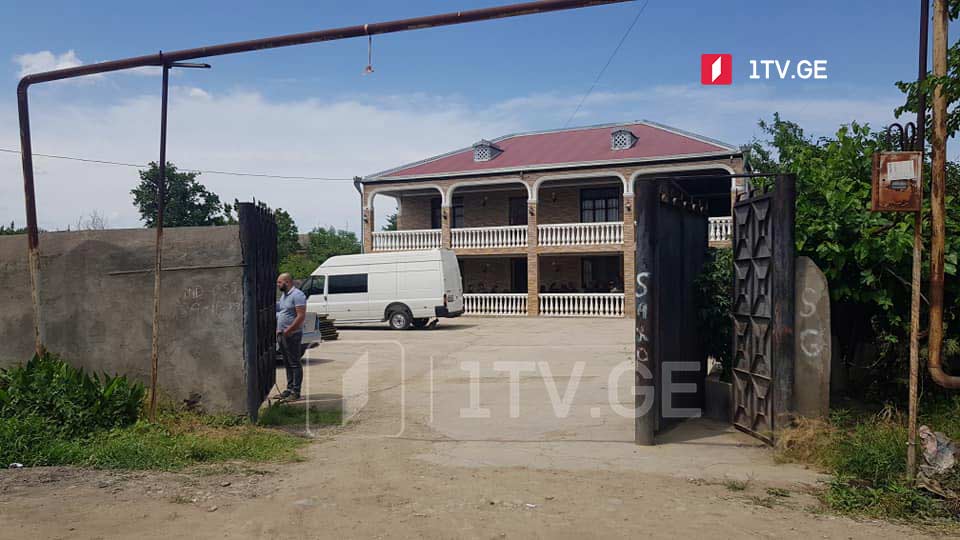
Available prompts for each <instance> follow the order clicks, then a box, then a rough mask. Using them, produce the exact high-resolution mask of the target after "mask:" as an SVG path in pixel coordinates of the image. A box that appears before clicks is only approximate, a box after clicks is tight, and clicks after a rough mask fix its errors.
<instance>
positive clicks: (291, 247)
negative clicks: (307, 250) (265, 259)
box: [273, 208, 300, 261]
mask: <svg viewBox="0 0 960 540" xmlns="http://www.w3.org/2000/svg"><path fill="white" fill-rule="evenodd" d="M273 215H274V216H275V217H276V220H277V260H278V261H283V260H284V259H286V258H287V257H288V256H289V255H291V254H292V253H296V252H297V251H299V250H300V233H299V231H298V230H297V224H296V223H294V221H293V218H292V217H290V214H289V213H288V212H287V211H286V210H284V209H283V208H277V210H276V211H275V212H274V213H273Z"/></svg>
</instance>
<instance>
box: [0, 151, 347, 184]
mask: <svg viewBox="0 0 960 540" xmlns="http://www.w3.org/2000/svg"><path fill="white" fill-rule="evenodd" d="M0 152H4V153H7V154H19V153H20V150H13V149H10V148H0ZM33 155H34V156H37V157H45V158H50V159H64V160H67V161H80V162H82V163H96V164H99V165H113V166H117V167H133V168H137V169H145V168H148V167H149V165H144V164H140V163H124V162H121V161H107V160H103V159H90V158H82V157H76V156H58V155H55V154H38V153H36V152H34V153H33ZM180 170H181V171H184V172H191V173H202V174H220V175H224V176H245V177H253V178H273V179H277V180H316V181H324V182H352V181H353V178H326V177H320V176H287V175H282V174H269V173H250V172H237V171H218V170H209V169H186V168H181V169H180Z"/></svg>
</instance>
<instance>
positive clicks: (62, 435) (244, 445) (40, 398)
mask: <svg viewBox="0 0 960 540" xmlns="http://www.w3.org/2000/svg"><path fill="white" fill-rule="evenodd" d="M144 394H145V391H144V388H143V385H141V384H139V383H132V382H130V381H128V380H127V379H126V378H125V377H109V376H106V375H104V376H97V375H93V376H91V375H89V374H87V373H85V372H84V371H83V370H80V369H76V368H73V367H71V366H69V365H67V364H66V363H64V362H63V361H62V360H60V359H59V358H57V357H56V356H55V355H50V354H47V355H43V356H40V357H34V358H33V359H31V360H30V361H29V362H27V364H26V365H25V366H17V367H14V368H11V369H9V370H4V371H0V467H3V466H5V465H7V464H9V463H14V462H16V463H22V464H24V465H26V466H41V465H80V466H87V467H96V468H109V469H179V468H183V467H186V466H188V465H192V464H197V463H210V462H220V461H231V460H247V461H290V460H295V459H297V455H296V452H295V450H296V449H297V448H299V447H300V446H302V445H303V444H306V441H305V440H304V439H300V438H298V437H294V436H292V435H289V434H286V433H282V432H279V431H271V430H268V429H264V428H260V427H256V426H251V425H249V424H247V423H246V420H245V419H242V418H238V417H236V416H201V415H198V414H194V413H190V412H186V411H183V410H164V411H162V414H161V415H160V418H159V421H158V422H157V423H154V424H151V423H147V422H144V421H138V416H139V414H140V412H141V410H142V407H141V405H142V402H143V398H144Z"/></svg>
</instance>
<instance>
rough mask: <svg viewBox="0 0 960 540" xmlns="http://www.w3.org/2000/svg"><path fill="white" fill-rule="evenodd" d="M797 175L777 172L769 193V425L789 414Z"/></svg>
mask: <svg viewBox="0 0 960 540" xmlns="http://www.w3.org/2000/svg"><path fill="white" fill-rule="evenodd" d="M796 182H797V178H796V176H795V175H793V174H781V175H778V176H777V178H776V184H775V185H774V193H773V207H772V208H771V209H770V211H771V212H772V213H773V225H772V232H773V239H772V241H773V256H772V257H771V260H770V264H771V272H772V284H771V289H772V290H771V293H772V294H773V313H771V319H772V320H771V322H772V323H773V328H774V330H773V335H772V337H771V339H772V343H771V347H770V353H771V356H772V359H773V371H774V373H773V380H774V389H773V415H774V422H773V428H774V429H775V430H776V429H780V428H781V427H785V426H786V425H788V421H789V419H790V417H791V416H792V414H793V411H794V410H795V409H794V404H793V381H794V365H795V362H794V345H795V341H794V339H795V338H794V324H795V318H796V312H795V309H794V307H795V305H796V301H795V296H794V295H795V294H796V284H795V282H796V275H795V265H796V258H795V257H796V255H795V247H794V242H795V240H794V221H795V219H796V199H797V183H796Z"/></svg>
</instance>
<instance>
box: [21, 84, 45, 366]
mask: <svg viewBox="0 0 960 540" xmlns="http://www.w3.org/2000/svg"><path fill="white" fill-rule="evenodd" d="M29 86H30V85H29V84H24V83H23V81H20V84H18V85H17V106H18V112H19V114H20V150H21V151H20V160H21V163H22V166H23V195H24V197H23V198H24V203H25V204H26V210H27V250H28V252H27V255H28V264H29V265H30V295H31V297H32V300H33V348H34V352H35V353H36V354H37V356H41V355H43V350H44V349H43V323H42V322H41V319H40V316H41V314H42V311H41V309H40V229H39V227H38V226H37V202H36V200H37V196H36V193H35V191H34V188H33V155H32V147H31V140H30V107H29V104H28V99H27V89H28V88H29Z"/></svg>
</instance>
